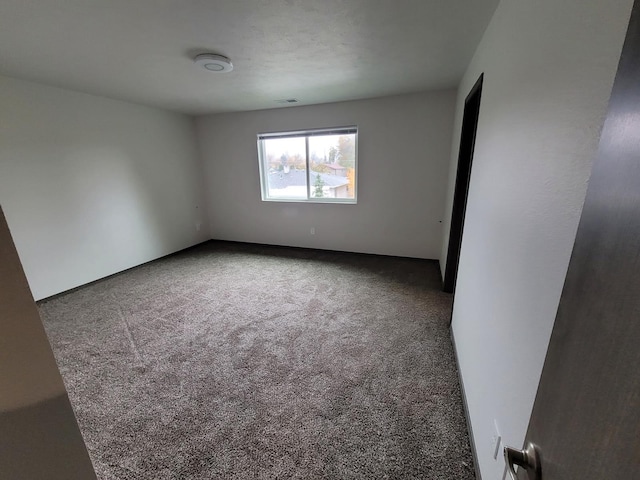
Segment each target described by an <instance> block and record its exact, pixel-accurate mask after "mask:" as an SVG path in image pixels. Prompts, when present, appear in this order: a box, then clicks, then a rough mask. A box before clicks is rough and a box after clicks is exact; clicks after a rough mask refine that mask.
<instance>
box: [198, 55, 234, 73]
mask: <svg viewBox="0 0 640 480" xmlns="http://www.w3.org/2000/svg"><path fill="white" fill-rule="evenodd" d="M193 61H194V62H195V63H196V65H200V66H201V67H202V68H204V69H205V70H208V71H210V72H220V73H226V72H230V71H231V70H233V64H232V63H231V60H229V59H228V58H227V57H225V56H223V55H218V54H217V53H201V54H200V55H197V56H196V58H194V59H193Z"/></svg>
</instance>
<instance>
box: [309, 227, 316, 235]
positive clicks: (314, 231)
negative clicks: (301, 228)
mask: <svg viewBox="0 0 640 480" xmlns="http://www.w3.org/2000/svg"><path fill="white" fill-rule="evenodd" d="M310 233H311V235H315V234H316V227H311V231H310Z"/></svg>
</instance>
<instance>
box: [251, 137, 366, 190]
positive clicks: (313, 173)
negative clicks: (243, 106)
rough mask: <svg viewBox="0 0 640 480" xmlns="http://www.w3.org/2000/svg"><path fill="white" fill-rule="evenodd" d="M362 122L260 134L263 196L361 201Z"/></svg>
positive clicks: (259, 158)
mask: <svg viewBox="0 0 640 480" xmlns="http://www.w3.org/2000/svg"><path fill="white" fill-rule="evenodd" d="M357 161H358V128H357V127H341V128H330V129H320V130H304V131H298V132H280V133H263V134H259V135H258V162H259V164H260V184H261V187H262V200H264V201H272V202H316V203H320V202H322V203H356V177H357V175H356V168H357V167H356V165H357Z"/></svg>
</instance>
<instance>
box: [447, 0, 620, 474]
mask: <svg viewBox="0 0 640 480" xmlns="http://www.w3.org/2000/svg"><path fill="white" fill-rule="evenodd" d="M631 5H632V0H616V1H606V2H605V1H601V2H580V1H578V0H538V1H535V2H532V1H530V0H503V1H502V2H501V4H500V5H499V7H498V9H497V11H496V13H495V15H494V18H493V20H492V21H491V23H490V25H489V27H488V29H487V31H486V32H485V35H484V37H483V39H482V41H481V43H480V45H479V46H478V49H477V51H476V53H475V56H474V57H473V60H472V62H471V64H470V65H469V67H468V70H467V72H466V74H465V76H464V79H463V81H462V83H461V86H460V90H459V95H458V105H457V111H456V121H455V133H454V140H453V149H452V150H453V151H452V164H451V170H450V177H449V191H448V196H447V202H448V203H447V209H446V214H445V218H446V219H447V223H446V224H445V235H444V242H443V250H442V254H441V257H440V258H441V262H442V265H444V264H445V260H446V248H447V242H448V230H449V224H448V220H449V219H450V215H451V201H452V197H453V185H454V182H455V168H456V165H457V155H458V142H459V138H460V127H461V122H462V108H463V103H464V98H465V97H466V95H467V93H468V92H469V90H470V89H471V87H472V86H473V84H474V82H475V81H476V80H477V78H478V76H479V75H480V74H481V73H482V72H484V73H485V78H484V90H483V94H482V104H481V107H480V119H479V125H478V132H477V140H476V148H475V156H474V163H473V168H472V174H471V185H470V191H469V199H468V207H467V215H466V223H465V230H464V236H463V242H462V252H461V257H460V267H459V276H458V284H457V290H456V297H455V305H454V312H453V334H454V338H455V342H456V345H457V350H458V355H459V367H460V370H461V375H462V378H463V383H464V388H465V390H466V395H467V402H468V407H469V413H470V417H471V424H472V428H473V433H474V437H475V438H474V440H475V443H476V448H477V453H478V458H479V465H480V469H481V472H482V476H483V478H485V479H497V478H502V474H503V462H502V458H501V457H499V460H498V461H497V462H496V461H494V460H493V458H492V456H491V449H490V439H491V437H492V434H493V421H494V419H496V420H497V422H498V425H499V427H500V429H501V433H502V434H503V438H504V440H505V441H506V443H508V444H510V445H513V446H521V445H522V442H523V440H524V436H525V433H526V429H527V425H528V422H529V417H530V414H531V409H532V406H533V402H534V398H535V394H536V389H537V385H538V381H539V378H540V373H541V370H542V365H543V362H544V357H545V354H546V349H547V345H548V342H549V337H550V334H551V330H552V327H553V323H554V319H555V315H556V310H557V307H558V302H559V299H560V294H561V290H562V286H563V282H564V278H565V274H566V271H567V266H568V263H569V258H570V254H571V249H572V246H573V241H574V238H575V233H576V229H577V225H578V220H579V216H580V212H581V209H582V203H583V200H584V196H585V193H586V185H587V181H588V178H589V173H590V168H591V162H592V160H593V158H594V154H595V151H596V148H597V143H598V139H599V133H600V129H601V126H602V123H603V119H604V115H605V113H606V107H607V102H608V98H609V95H610V93H611V87H612V85H613V79H614V76H615V71H616V67H617V63H618V59H619V55H620V51H621V48H622V43H623V40H624V35H625V32H626V25H627V23H628V19H629V13H630V9H631Z"/></svg>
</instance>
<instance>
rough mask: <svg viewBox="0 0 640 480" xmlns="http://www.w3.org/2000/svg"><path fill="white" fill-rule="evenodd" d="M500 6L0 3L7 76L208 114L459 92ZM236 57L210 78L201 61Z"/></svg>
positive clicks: (274, 1)
mask: <svg viewBox="0 0 640 480" xmlns="http://www.w3.org/2000/svg"><path fill="white" fill-rule="evenodd" d="M497 4H498V0H208V1H207V0H199V1H197V0H2V2H0V73H2V74H4V75H8V76H12V77H17V78H23V79H27V80H33V81H37V82H42V83H46V84H49V85H55V86H60V87H64V88H69V89H73V90H77V91H81V92H87V93H92V94H96V95H104V96H106V97H111V98H116V99H121V100H127V101H131V102H136V103H142V104H146V105H151V106H156V107H161V108H166V109H170V110H175V111H180V112H185V113H191V114H202V113H210V112H228V111H241V110H256V109H263V108H274V107H278V106H279V105H278V104H277V103H276V100H279V99H285V98H292V97H293V98H297V99H299V100H300V104H302V105H305V104H315V103H325V102H333V101H341V100H352V99H358V98H370V97H379V96H385V95H393V94H400V93H408V92H416V91H422V90H428V89H435V88H444V87H453V86H456V85H457V84H458V81H459V80H460V78H461V76H462V74H463V73H464V69H465V68H466V66H467V63H468V62H469V60H470V58H471V56H472V55H473V52H474V49H475V47H476V45H477V44H478V41H479V40H480V38H481V36H482V33H483V32H484V29H485V27H486V25H487V24H488V22H489V20H490V18H491V15H492V14H493V11H494V10H495V8H496V6H497ZM204 51H212V52H216V53H221V54H223V55H226V56H228V57H230V58H231V59H232V61H233V64H234V67H235V68H234V70H233V72H231V73H228V74H212V73H209V72H207V71H205V70H203V69H200V68H199V67H197V66H196V65H195V64H194V63H193V61H192V58H193V57H194V56H195V54H197V53H200V52H204Z"/></svg>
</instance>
